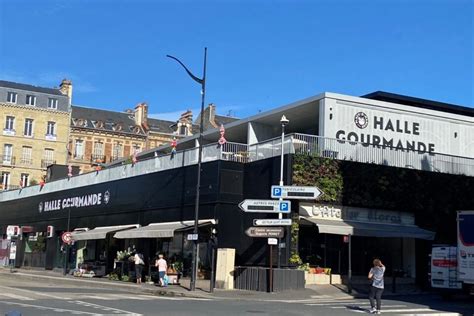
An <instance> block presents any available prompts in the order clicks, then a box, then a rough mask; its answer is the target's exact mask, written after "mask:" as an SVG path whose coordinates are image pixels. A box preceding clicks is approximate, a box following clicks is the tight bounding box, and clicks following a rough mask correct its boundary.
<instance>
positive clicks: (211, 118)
mask: <svg viewBox="0 0 474 316" xmlns="http://www.w3.org/2000/svg"><path fill="white" fill-rule="evenodd" d="M208 108H209V123H211V125H212V126H214V127H216V126H217V125H216V122H215V121H214V119H215V118H216V106H215V105H214V103H209V106H208Z"/></svg>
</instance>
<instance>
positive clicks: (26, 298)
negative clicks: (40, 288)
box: [0, 293, 35, 301]
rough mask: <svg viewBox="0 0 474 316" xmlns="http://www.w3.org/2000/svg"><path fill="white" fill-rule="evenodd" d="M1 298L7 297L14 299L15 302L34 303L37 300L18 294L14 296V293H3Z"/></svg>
mask: <svg viewBox="0 0 474 316" xmlns="http://www.w3.org/2000/svg"><path fill="white" fill-rule="evenodd" d="M0 296H5V297H7V298H10V299H14V300H20V301H34V300H35V299H34V298H31V297H26V296H21V295H16V294H13V293H2V294H0Z"/></svg>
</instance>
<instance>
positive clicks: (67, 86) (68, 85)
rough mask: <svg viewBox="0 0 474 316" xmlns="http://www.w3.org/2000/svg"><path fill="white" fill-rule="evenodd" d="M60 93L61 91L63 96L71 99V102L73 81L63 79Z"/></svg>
mask: <svg viewBox="0 0 474 316" xmlns="http://www.w3.org/2000/svg"><path fill="white" fill-rule="evenodd" d="M59 91H61V93H62V94H64V95H67V96H68V97H69V100H71V99H72V81H71V80H68V79H63V81H61V84H60V85H59Z"/></svg>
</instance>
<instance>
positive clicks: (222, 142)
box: [218, 124, 227, 146]
mask: <svg viewBox="0 0 474 316" xmlns="http://www.w3.org/2000/svg"><path fill="white" fill-rule="evenodd" d="M219 132H220V134H221V137H220V138H219V141H218V143H219V145H221V146H222V145H224V144H225V143H227V140H226V139H225V137H224V135H225V128H224V125H223V124H221V128H220V129H219Z"/></svg>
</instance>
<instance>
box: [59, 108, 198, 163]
mask: <svg viewBox="0 0 474 316" xmlns="http://www.w3.org/2000/svg"><path fill="white" fill-rule="evenodd" d="M189 117H191V118H192V113H191V112H190V111H187V112H185V113H184V114H183V115H182V116H181V118H180V119H179V120H178V121H177V122H175V121H166V120H159V119H154V118H149V117H148V105H147V104H146V103H143V102H142V103H139V104H137V106H135V108H134V109H133V110H131V109H130V110H126V111H124V112H116V111H108V110H101V109H93V108H87V107H82V106H76V105H74V106H72V118H71V139H70V141H69V147H68V148H69V153H70V157H69V163H70V164H71V165H72V166H79V167H80V169H81V172H88V171H91V170H93V169H94V168H95V166H97V165H101V164H106V163H110V162H113V161H116V160H119V159H122V158H123V159H128V158H130V157H131V156H133V155H134V153H137V154H138V153H139V152H141V151H143V150H146V149H150V148H155V147H158V146H160V145H163V144H164V143H169V142H171V141H172V140H173V138H182V137H185V136H188V135H192V132H193V126H192V119H191V120H189Z"/></svg>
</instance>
